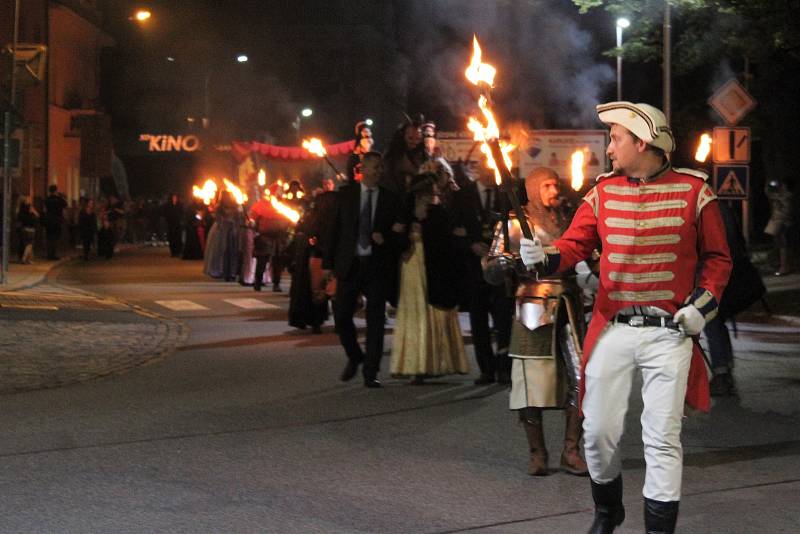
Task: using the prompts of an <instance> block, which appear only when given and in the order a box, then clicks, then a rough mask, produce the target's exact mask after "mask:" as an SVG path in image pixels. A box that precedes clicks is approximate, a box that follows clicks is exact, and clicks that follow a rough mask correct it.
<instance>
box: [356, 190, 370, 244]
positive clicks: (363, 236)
mask: <svg viewBox="0 0 800 534" xmlns="http://www.w3.org/2000/svg"><path fill="white" fill-rule="evenodd" d="M371 242H372V189H367V201H366V202H364V207H363V208H361V215H360V216H359V218H358V246H360V247H361V248H362V249H367V248H369V246H370V243H371Z"/></svg>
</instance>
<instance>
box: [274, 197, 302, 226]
mask: <svg viewBox="0 0 800 534" xmlns="http://www.w3.org/2000/svg"><path fill="white" fill-rule="evenodd" d="M269 203H270V204H272V207H273V208H275V211H277V212H278V213H280V214H281V215H283V216H284V217H286V218H287V219H289V220H290V221H292V222H293V223H297V221H299V220H300V213H299V212H298V211H296V210H293V209H292V208H290V207H289V206H287V205H286V204H284V203H283V202H281V201H280V200H278V199H277V198H275V197H270V198H269Z"/></svg>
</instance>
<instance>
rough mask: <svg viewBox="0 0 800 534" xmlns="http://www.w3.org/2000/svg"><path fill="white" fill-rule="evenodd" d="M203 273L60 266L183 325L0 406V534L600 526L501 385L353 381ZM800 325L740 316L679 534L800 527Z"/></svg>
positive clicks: (162, 261)
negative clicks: (732, 364)
mask: <svg viewBox="0 0 800 534" xmlns="http://www.w3.org/2000/svg"><path fill="white" fill-rule="evenodd" d="M200 271H201V265H200V263H199V262H185V261H181V260H177V259H172V258H169V257H168V256H167V252H166V251H165V249H139V250H131V251H126V252H124V253H123V254H121V255H120V256H119V257H116V258H114V259H113V260H111V261H110V262H105V261H92V262H89V263H88V264H82V263H70V264H66V265H64V266H62V267H59V268H58V269H57V270H56V271H55V272H53V273H52V274H51V277H50V281H51V282H55V283H58V284H62V285H67V286H72V287H76V288H80V289H82V290H86V291H90V292H93V293H97V294H100V295H107V296H109V297H113V298H115V299H121V300H123V301H125V302H129V303H131V304H134V305H136V306H139V307H141V308H143V309H145V310H152V311H154V312H157V313H158V314H161V315H165V316H169V317H173V318H176V319H178V320H179V321H181V322H182V323H183V324H184V325H185V326H186V327H188V329H189V334H188V337H187V338H186V339H185V341H184V342H183V343H182V346H181V347H179V349H178V350H177V351H175V352H174V353H172V354H171V355H169V356H167V357H165V358H163V359H160V360H158V361H156V362H155V363H152V364H150V365H145V366H141V367H137V368H134V369H132V370H129V371H127V372H124V373H119V374H114V375H111V376H109V377H106V378H102V379H97V380H91V381H88V382H85V383H81V384H73V385H69V386H66V387H62V388H57V389H47V390H40V391H31V392H25V393H17V394H9V395H4V396H2V397H0V398H2V404H3V409H2V410H0V429H2V430H0V490H1V491H2V496H3V498H2V499H0V531H2V532H276V533H277V532H280V533H284V532H287V533H289V532H291V533H294V532H297V533H308V532H324V533H339V532H341V533H345V532H347V533H355V532H376V533H390V532H391V533H400V532H409V533H443V532H487V533H489V532H491V533H500V532H509V533H518V532H519V533H521V532H548V533H574V532H583V531H585V530H586V528H587V527H588V525H589V523H590V522H591V518H592V503H591V497H590V494H589V483H588V480H587V479H585V478H579V477H573V476H570V475H566V474H564V473H558V472H554V473H553V474H552V475H551V476H549V477H544V478H536V479H534V478H532V477H529V476H528V475H527V474H526V473H525V468H526V451H525V449H526V444H525V439H524V435H523V432H522V429H521V428H520V427H518V425H517V424H516V422H515V418H514V416H513V415H512V414H511V413H510V412H509V411H508V410H507V391H506V390H504V389H503V388H501V387H499V386H489V387H475V386H473V385H472V379H473V378H474V376H472V377H449V378H444V379H442V380H440V381H438V382H433V383H430V384H427V385H424V386H411V385H408V384H407V383H405V382H402V381H397V380H392V379H388V378H387V377H386V376H385V373H384V377H383V378H384V385H385V387H384V388H382V389H380V390H371V389H366V388H364V387H363V386H362V385H361V384H360V383H359V382H358V381H354V382H353V383H347V384H344V383H341V382H339V381H338V375H339V373H340V371H341V367H342V366H343V364H344V357H343V355H342V352H341V350H340V348H339V346H338V342H337V339H336V337H335V335H334V334H333V333H332V327H331V326H330V325H328V326H327V327H326V328H325V329H324V332H323V334H322V335H317V336H315V335H311V334H310V333H306V332H300V331H296V330H294V329H291V328H290V327H288V326H287V325H286V322H285V317H286V308H287V306H288V297H287V293H286V292H284V293H281V294H273V293H272V292H263V293H256V292H254V291H253V290H252V289H250V288H246V287H241V286H239V285H238V284H235V283H225V282H219V281H213V280H209V279H207V278H205V277H203V276H202V274H201V273H200ZM285 282H288V279H287V280H286V281H285ZM284 288H285V289H286V290H287V291H288V286H286V285H284ZM243 299H255V301H252V300H243ZM177 301H188V302H189V303H190V304H193V305H195V306H199V307H200V308H197V309H192V310H186V309H175V308H186V307H188V306H190V304H186V302H183V303H182V304H176V302H177ZM20 313H21V312H20ZM53 313H56V314H58V313H61V312H53ZM64 313H66V311H65V312H64ZM73 313H75V312H73ZM82 313H87V312H82ZM95 313H96V314H97V315H98V317H99V316H102V315H103V314H104V313H108V312H104V311H102V310H97V311H96V312H95ZM54 317H57V316H54ZM464 324H465V326H466V322H464ZM798 324H800V323H798ZM798 324H795V323H793V322H791V321H782V322H772V323H758V322H753V323H744V324H740V325H739V327H740V337H739V339H738V340H736V341H735V344H736V347H737V367H736V375H737V379H738V385H739V391H740V395H739V397H738V398H726V399H722V400H721V401H717V402H715V406H714V408H713V410H712V413H711V414H710V415H703V416H697V415H695V416H691V417H689V418H687V419H686V420H685V425H684V433H683V443H684V452H685V463H686V468H685V470H684V483H683V489H684V498H683V501H682V503H681V517H680V519H679V530H680V531H682V532H708V533H721V532H724V533H755V532H759V533H760V532H770V533H771V532H798V531H800V506H798V504H800V500H798V497H797V495H798V494H800V432H798V429H799V428H800V425H799V424H798V423H800V413H798V400H800V348H798V341H797V340H798V335H797V334H798V332H800V326H798ZM389 346H391V344H390V343H387V347H389ZM469 350H470V354H471V347H469ZM383 367H384V368H388V358H387V359H386V360H384V365H383ZM473 375H474V372H473ZM640 407H641V403H640V401H639V400H638V399H637V396H636V391H635V390H634V396H633V399H632V403H631V409H630V410H629V412H628V416H627V432H626V435H625V438H624V443H623V451H624V453H623V457H624V466H625V475H624V476H625V502H626V505H627V508H628V519H627V520H626V522H625V523H624V524H623V526H622V527H621V528H620V529H619V530H618V532H621V533H627V532H642V531H643V523H642V512H641V485H642V482H643V477H644V462H643V459H642V451H641V439H640V437H639V435H640V426H639V423H638V416H639V410H640ZM545 425H546V430H547V441H548V444H549V448H550V457H551V465H553V467H555V466H556V465H557V462H558V456H559V453H560V437H561V434H562V432H563V424H562V421H561V418H560V414H559V413H558V412H549V413H547V414H546V416H545Z"/></svg>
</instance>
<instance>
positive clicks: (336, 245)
mask: <svg viewBox="0 0 800 534" xmlns="http://www.w3.org/2000/svg"><path fill="white" fill-rule="evenodd" d="M377 188H378V191H379V193H378V203H377V205H376V206H375V216H374V221H373V222H372V231H373V233H374V232H378V233H380V234H381V235H383V238H384V243H383V244H382V245H378V244H377V243H375V242H374V241H373V242H372V259H373V260H374V261H375V262H376V263H377V266H378V267H379V268H380V269H381V271H382V272H385V273H386V275H387V276H388V277H389V279H387V282H390V281H392V280H391V277H393V276H394V277H396V273H397V265H396V264H397V259H398V251H397V244H396V238H395V237H394V236H395V233H394V232H392V231H391V229H392V225H393V224H394V223H395V222H397V220H398V216H399V210H400V198H399V197H398V196H397V195H395V194H394V193H392V192H391V191H389V190H388V189H386V188H385V187H383V186H381V185H379V186H377ZM360 207H361V184H360V183H354V184H348V185H345V186H344V187H342V188H341V189H339V191H338V192H337V193H336V207H335V209H334V210H333V216H332V218H331V220H330V221H323V222H322V224H326V225H328V239H327V244H326V246H325V251H324V255H323V259H322V267H323V268H324V269H330V270H332V271H333V272H334V274H335V275H336V277H337V278H338V279H340V280H342V279H344V278H345V277H346V276H347V274H348V273H349V272H350V268H351V267H352V266H353V260H354V259H355V257H356V245H357V243H358V219H359V215H360V212H361V209H360Z"/></svg>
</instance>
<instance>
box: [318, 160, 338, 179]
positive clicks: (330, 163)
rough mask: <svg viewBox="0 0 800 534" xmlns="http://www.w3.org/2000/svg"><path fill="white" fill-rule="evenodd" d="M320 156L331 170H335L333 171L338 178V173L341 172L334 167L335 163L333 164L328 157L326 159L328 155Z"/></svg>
mask: <svg viewBox="0 0 800 534" xmlns="http://www.w3.org/2000/svg"><path fill="white" fill-rule="evenodd" d="M322 157H323V158H325V161H326V162H327V163H328V165H330V166H331V169H333V172H335V173H336V177H337V178H338V177H339V175H340V174H341V173H340V172H339V169H337V168H336V165H334V164H333V163H332V162H331V160H330V159H328V156H322Z"/></svg>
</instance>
